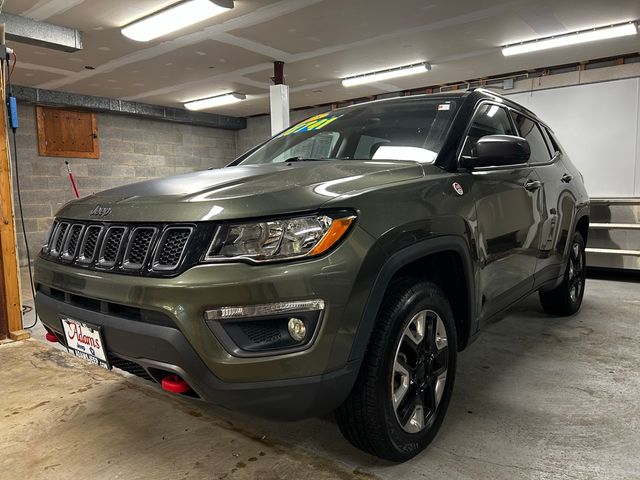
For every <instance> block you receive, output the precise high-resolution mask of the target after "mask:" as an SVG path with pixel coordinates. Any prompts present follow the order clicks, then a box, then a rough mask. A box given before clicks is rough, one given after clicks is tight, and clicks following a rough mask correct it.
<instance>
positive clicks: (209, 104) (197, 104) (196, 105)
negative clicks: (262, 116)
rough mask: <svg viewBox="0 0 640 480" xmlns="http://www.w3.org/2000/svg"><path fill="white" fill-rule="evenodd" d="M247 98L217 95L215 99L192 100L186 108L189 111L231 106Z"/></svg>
mask: <svg viewBox="0 0 640 480" xmlns="http://www.w3.org/2000/svg"><path fill="white" fill-rule="evenodd" d="M246 99H247V96H246V95H244V94H242V93H236V92H231V93H225V94H224V95H217V96H215V97H207V98H201V99H199V100H191V101H190V102H186V103H185V104H184V108H186V109H187V110H204V109H206V108H213V107H220V106H222V105H230V104H232V103H237V102H241V101H242V100H246Z"/></svg>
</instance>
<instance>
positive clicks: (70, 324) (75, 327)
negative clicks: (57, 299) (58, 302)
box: [61, 317, 111, 370]
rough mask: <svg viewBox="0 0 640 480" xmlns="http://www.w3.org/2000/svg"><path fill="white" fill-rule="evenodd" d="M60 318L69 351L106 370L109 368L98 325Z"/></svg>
mask: <svg viewBox="0 0 640 480" xmlns="http://www.w3.org/2000/svg"><path fill="white" fill-rule="evenodd" d="M61 320H62V328H63V329H64V336H65V338H66V340H67V349H68V350H69V353H73V354H74V355H75V356H76V357H78V358H82V359H84V360H86V361H88V362H89V363H93V364H94V365H97V366H99V367H102V368H106V369H107V370H108V369H110V368H111V366H110V365H109V361H108V360H107V355H106V351H105V345H104V341H103V339H102V333H101V332H100V327H96V326H95V325H90V324H88V323H84V322H79V321H78V320H73V319H71V318H67V317H62V318H61Z"/></svg>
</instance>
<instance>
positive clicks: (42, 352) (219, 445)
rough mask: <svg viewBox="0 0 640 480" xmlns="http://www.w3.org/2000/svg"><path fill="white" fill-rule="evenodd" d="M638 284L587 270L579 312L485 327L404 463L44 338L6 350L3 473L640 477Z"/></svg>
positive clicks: (521, 316) (317, 427)
mask: <svg viewBox="0 0 640 480" xmlns="http://www.w3.org/2000/svg"><path fill="white" fill-rule="evenodd" d="M639 286H640V277H637V276H636V277H635V278H633V277H631V281H615V282H614V281H606V280H602V279H590V280H589V282H588V287H587V288H588V290H587V295H586V297H585V301H584V304H583V308H582V310H581V312H580V313H579V314H578V315H576V316H574V317H572V318H560V319H558V318H551V317H548V316H546V315H545V314H544V313H542V311H541V308H540V306H539V304H538V301H537V298H536V297H535V296H532V297H530V298H528V299H526V300H525V301H523V302H522V303H521V304H520V305H519V306H517V307H516V308H514V309H512V310H511V311H510V313H509V314H507V315H506V316H505V318H504V319H502V320H501V321H499V322H497V323H494V324H492V325H491V326H489V327H488V328H487V330H486V331H485V332H484V333H483V334H482V335H481V337H480V338H479V340H478V341H477V342H476V343H475V344H473V345H472V346H471V347H470V348H469V349H468V350H467V351H465V352H463V353H462V354H461V356H460V360H459V367H458V376H457V379H456V387H455V390H454V396H453V400H452V403H451V406H450V408H449V413H448V415H447V418H446V419H445V422H444V424H443V426H442V430H441V433H440V435H439V436H438V437H437V438H436V440H435V442H434V443H433V444H432V445H431V447H430V448H429V449H428V450H427V451H426V452H424V453H423V454H421V455H419V456H418V457H417V458H415V459H414V460H412V461H410V462H407V463H405V464H403V465H390V464H388V463H385V462H382V461H378V460H376V459H374V458H372V457H369V456H367V455H364V454H361V453H360V452H358V451H357V450H355V449H353V448H352V447H351V446H350V445H349V444H348V443H347V442H346V441H345V440H343V439H342V438H341V436H340V434H339V432H338V430H337V427H336V426H335V424H334V423H333V422H332V420H331V419H312V420H307V421H304V422H297V423H291V424H277V423H273V422H268V421H265V420H261V419H256V418H252V417H248V416H245V415H241V414H238V413H233V412H228V411H225V410H223V409H220V408H217V407H214V406H212V405H207V404H203V403H200V402H195V401H188V400H183V399H181V398H176V397H171V396H168V395H165V394H164V393H162V392H161V391H159V390H158V389H156V388H154V387H152V386H148V384H147V383H145V382H144V381H142V380H139V379H137V378H135V377H131V376H127V375H121V374H119V373H118V372H117V371H113V372H107V371H103V370H101V369H99V368H97V367H91V366H88V365H85V364H84V363H82V362H80V361H79V360H77V359H75V358H73V357H71V356H69V355H67V354H66V353H64V352H59V351H57V350H55V349H54V348H52V347H51V346H49V345H45V344H43V343H40V342H38V341H34V340H31V341H27V342H24V343H18V344H11V345H4V346H0V365H2V366H3V368H2V370H1V371H0V385H2V387H1V388H0V390H1V391H2V393H3V396H2V401H1V402H0V451H2V453H3V455H2V456H0V472H1V473H0V478H7V479H9V478H11V479H12V478H29V479H41V478H42V479H67V478H73V477H76V478H91V479H107V478H109V479H111V478H127V479H137V478H141V479H142V478H153V479H165V478H166V479H175V478H194V479H197V478H202V479H205V478H206V479H223V478H226V479H244V478H255V479H261V480H262V479H276V478H291V479H294V478H295V479H298V478H301V477H302V476H305V477H307V478H310V479H324V478H339V479H349V478H358V479H362V478H382V479H398V478H402V479H417V478H429V479H436V478H451V479H489V478H490V479H496V480H499V479H505V480H507V479H509V480H512V479H524V478H527V479H581V480H582V479H592V478H601V479H640V455H639V453H638V452H640V400H639V399H640V349H639V348H638V345H639V344H640V288H638V287H639ZM37 332H38V331H37V330H36V331H35V332H34V333H35V336H36V337H39V336H40V334H39V333H37Z"/></svg>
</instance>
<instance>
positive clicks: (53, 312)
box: [36, 293, 357, 420]
mask: <svg viewBox="0 0 640 480" xmlns="http://www.w3.org/2000/svg"><path fill="white" fill-rule="evenodd" d="M36 304H37V307H38V313H39V314H40V316H41V318H42V322H43V323H44V325H45V326H46V328H48V329H49V330H51V331H53V332H55V333H56V334H57V336H58V338H59V339H61V340H63V339H64V334H63V330H62V323H61V320H60V316H68V317H70V318H74V319H79V320H84V321H87V322H90V323H92V324H94V325H98V326H100V327H101V328H102V334H103V338H104V341H105V343H106V345H107V349H108V353H109V358H110V360H111V362H112V363H114V364H115V366H118V367H120V368H124V369H125V370H128V371H131V373H135V374H137V375H139V376H142V377H144V378H147V379H149V380H152V381H155V382H160V381H161V379H162V378H163V377H165V376H167V374H170V373H177V374H178V375H180V376H181V377H182V378H183V379H184V380H186V382H187V383H188V384H189V385H190V386H191V388H192V389H193V392H194V393H195V395H196V396H197V397H198V398H201V399H203V400H206V401H209V402H212V403H215V404H217V405H221V406H223V407H227V408H232V409H234V410H243V411H247V412H250V413H254V414H258V415H263V416H268V417H271V418H278V419H282V420H297V419H301V418H306V417H309V416H312V415H319V414H322V413H325V412H329V411H331V410H333V409H334V408H335V407H337V406H338V405H340V403H341V402H342V401H343V400H344V398H345V396H346V394H347V393H348V392H349V391H350V389H351V386H352V385H353V382H354V381H355V377H356V375H357V362H352V363H348V364H347V365H346V366H345V367H344V368H342V369H340V370H336V371H334V372H331V373H327V374H323V375H315V376H310V377H303V378H296V379H287V380H270V381H262V382H239V383H228V382H223V381H221V380H220V379H219V378H217V377H216V376H215V375H214V374H213V373H212V372H211V371H210V370H209V369H208V368H207V367H206V365H205V364H204V363H203V361H202V360H201V359H200V357H199V356H198V354H197V353H196V352H195V350H194V349H193V348H192V347H191V345H190V344H189V342H187V340H186V338H185V337H184V335H182V333H181V332H180V331H179V330H178V329H177V328H173V327H168V326H162V325H154V324H149V323H144V322H136V321H133V320H128V319H124V318H121V317H117V316H113V315H106V314H101V313H96V312H91V315H87V310H85V309H83V308H80V307H78V306H74V305H71V304H68V303H66V302H63V301H59V300H56V299H53V298H51V297H50V296H47V295H44V294H42V293H38V294H37V296H36Z"/></svg>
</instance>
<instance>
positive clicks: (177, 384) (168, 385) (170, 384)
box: [160, 375, 191, 393]
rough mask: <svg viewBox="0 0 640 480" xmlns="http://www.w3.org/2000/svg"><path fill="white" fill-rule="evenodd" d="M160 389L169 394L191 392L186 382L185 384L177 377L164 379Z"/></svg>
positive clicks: (170, 376) (171, 376)
mask: <svg viewBox="0 0 640 480" xmlns="http://www.w3.org/2000/svg"><path fill="white" fill-rule="evenodd" d="M160 385H162V389H163V390H166V391H167V392H171V393H186V392H188V391H189V390H191V387H190V386H189V384H188V383H187V382H185V381H184V380H183V379H182V378H180V377H179V376H178V375H169V376H168V377H164V378H163V379H162V382H160Z"/></svg>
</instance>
